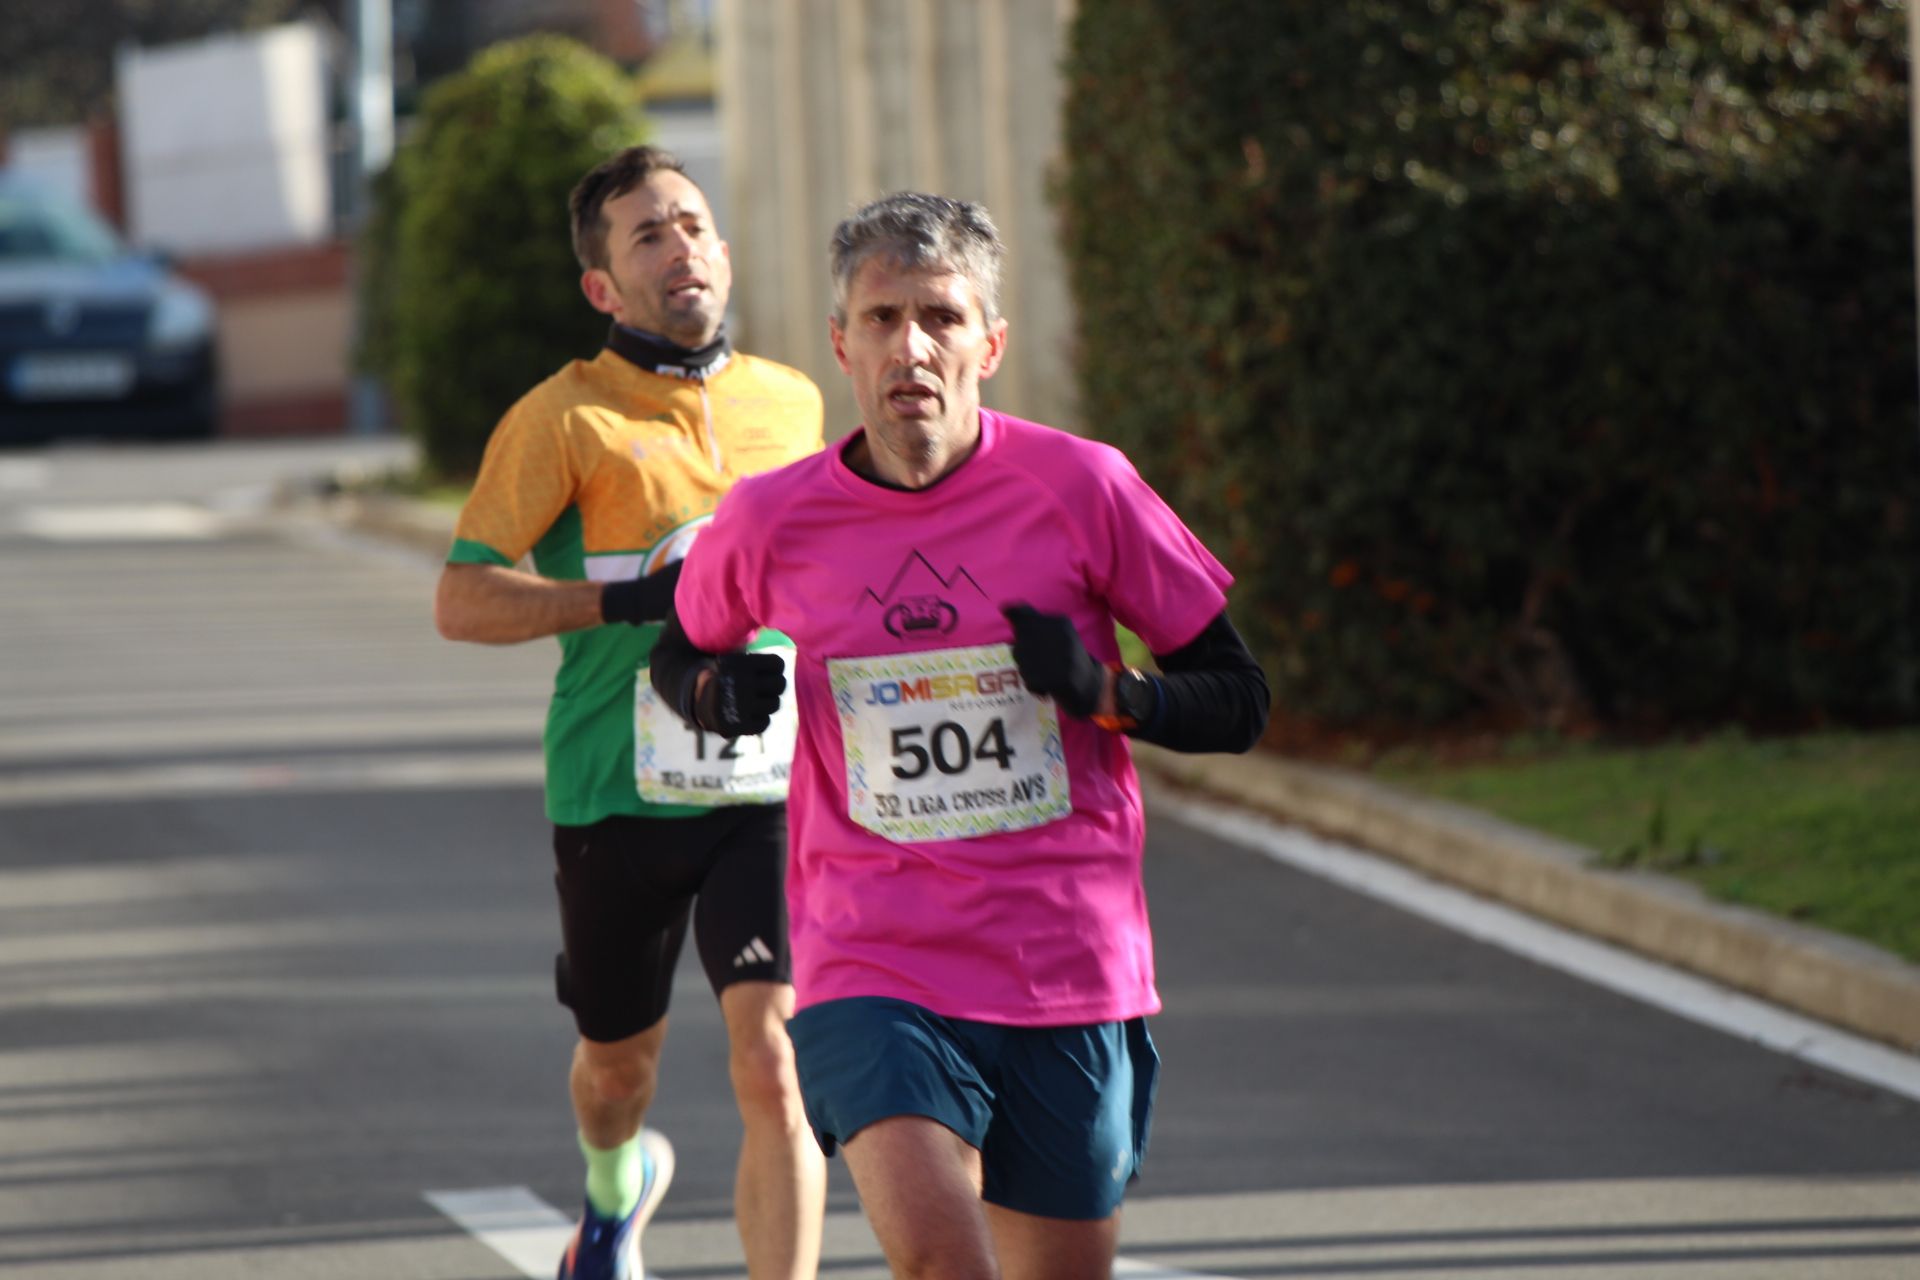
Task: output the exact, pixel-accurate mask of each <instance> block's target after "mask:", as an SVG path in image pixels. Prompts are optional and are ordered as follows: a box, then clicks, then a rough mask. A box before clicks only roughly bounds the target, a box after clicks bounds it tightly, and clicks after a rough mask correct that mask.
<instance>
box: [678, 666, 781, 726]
mask: <svg viewBox="0 0 1920 1280" xmlns="http://www.w3.org/2000/svg"><path fill="white" fill-rule="evenodd" d="M784 667H785V664H784V663H782V662H781V661H780V655H779V654H777V653H723V654H720V655H718V656H717V657H715V658H714V659H713V660H712V663H711V665H710V667H709V669H710V670H711V671H712V672H713V678H712V679H710V680H708V681H707V687H706V688H705V689H702V690H700V692H699V693H697V694H695V695H694V699H693V715H692V716H691V717H690V718H691V719H692V720H693V722H694V723H695V724H697V725H699V726H700V727H701V728H703V729H706V730H708V731H709V732H712V733H717V734H719V735H720V736H721V737H724V738H745V737H750V736H752V735H753V734H756V733H765V732H766V730H767V726H768V725H769V724H772V723H773V713H774V712H776V711H778V710H779V709H780V695H781V694H783V693H785V692H786V691H787V675H786V672H785V670H784V669H783V668H784ZM694 678H695V679H696V680H697V679H698V676H697V675H696V676H695V677H694Z"/></svg>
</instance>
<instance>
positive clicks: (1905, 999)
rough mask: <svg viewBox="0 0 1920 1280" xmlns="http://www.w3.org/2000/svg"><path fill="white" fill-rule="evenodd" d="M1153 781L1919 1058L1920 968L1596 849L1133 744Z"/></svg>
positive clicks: (1366, 784) (1265, 758) (1357, 778)
mask: <svg viewBox="0 0 1920 1280" xmlns="http://www.w3.org/2000/svg"><path fill="white" fill-rule="evenodd" d="M1134 758H1135V760H1136V761H1137V762H1138V764H1139V767H1140V769H1141V771H1142V772H1143V773H1145V774H1147V775H1148V776H1149V777H1150V778H1153V779H1158V780H1160V781H1161V782H1163V783H1166V784H1169V785H1172V786H1176V787H1179V788H1182V789H1185V790H1190V791H1198V792H1201V793H1203V794H1206V795H1210V796H1214V797H1216V798H1219V799H1222V800H1227V801H1231V802H1232V803H1234V804H1237V805H1241V806H1244V807H1247V808H1251V809H1254V810H1256V811H1258V812H1261V813H1264V814H1266V815H1268V816H1269V817H1272V818H1274V819H1276V820H1279V821H1282V822H1288V823H1292V824H1295V825H1298V826H1301V827H1305V828H1307V829H1309V830H1312V831H1315V832H1318V833H1320V834H1322V835H1325V836H1329V837H1332V838H1334V839H1338V840H1343V841H1346V842H1348V843H1351V844H1356V845H1360V846H1362V847H1364V848H1367V849H1370V850H1372V851H1374V852H1376V853H1380V854H1383V855H1385V856H1387V857H1390V858H1392V859H1394V860H1395V861H1397V862H1401V863H1404V864H1406V865H1408V866H1410V867H1412V868H1414V869H1416V870H1418V871H1420V872H1422V873H1424V874H1427V875H1430V876H1433V877H1434V878H1435V879H1439V880H1444V881H1447V882H1448V883H1451V884H1454V885H1457V886H1459V887H1461V888H1464V889H1468V890H1470V891H1472V892H1475V893H1478V894H1481V895H1482V896H1484V897H1487V898H1491V899H1494V900H1495V901H1498V902H1501V903H1504V904H1506V905H1508V906H1512V907H1516V908H1519V909H1520V910H1522V911H1525V912H1527V913H1529V914H1531V915H1534V916H1537V917H1539V918H1541V919H1545V920H1550V921H1552V922H1554V923H1556V924H1561V925H1565V926H1567V927H1568V928H1571V929H1576V930H1578V931H1579V932H1581V933H1585V934H1590V935H1592V936H1594V937H1597V938H1601V939H1603V940H1605V941H1608V942H1612V943H1615V944H1617V945H1619V946H1623V947H1626V948H1628V949H1630V950H1633V951H1635V952H1638V953H1640V954H1642V955H1645V956H1648V957H1650V958H1653V959H1656V960H1661V961H1664V962H1666V963H1669V964H1672V965H1675V966H1678V967H1680V968H1684V969H1687V970H1689V971H1691V972H1694V973H1697V974H1700V975H1702V976H1704V977H1708V978H1712V979H1713V980H1715V981H1717V982H1721V983H1724V984H1725V985H1727V986H1730V987H1734V988H1737V989H1739V990H1741V991H1745V992H1749V993H1751V994H1753V995H1756V996H1760V997H1762V998H1763V999H1766V1000H1770V1001H1772V1002H1774V1003H1776V1004H1779V1005H1783V1006H1785V1007H1787V1008H1790V1009H1794V1010H1796V1011H1798V1012H1801V1013H1805V1014H1808V1015H1810V1016H1812V1017H1815V1018H1818V1019H1820V1020H1822V1021H1824V1022H1830V1023H1832V1024H1834V1025H1835V1026H1839V1027H1843V1028H1845V1029H1847V1030H1849V1031H1854V1032H1857V1033H1859V1034H1861V1035H1865V1036H1870V1037H1872V1038H1873V1039H1876V1040H1880V1041H1883V1042H1885V1043H1887V1044H1890V1045H1892V1046H1894V1047H1896V1048H1898V1049H1902V1050H1904V1051H1906V1052H1909V1053H1912V1052H1915V1051H1917V1050H1920V965H1913V964H1908V963H1907V962H1905V961H1903V960H1901V959H1899V958H1898V957H1896V956H1893V955H1890V954H1888V953H1887V952H1884V951H1881V950H1879V949H1877V948H1874V947H1869V946H1867V945H1865V944H1864V943H1860V942H1856V941H1854V940H1853V939H1850V938H1845V937H1841V936H1838V935H1836V934H1831V933H1828V932H1826V931H1824V930H1819V929H1811V928H1807V927H1806V926H1803V925H1797V924H1794V923H1792V922H1790V921H1784V920H1780V919H1777V918H1775V917H1772V916H1768V915H1764V914H1762V913H1760V912H1756V911H1749V910H1745V909H1743V908H1739V907H1733V906H1728V905H1725V904H1722V903H1717V902H1713V901H1711V900H1709V899H1707V898H1706V897H1705V896H1704V895H1703V894H1701V893H1700V892H1699V891H1698V890H1696V889H1695V888H1694V887H1693V886H1692V885H1690V884H1686V883H1684V882H1681V881H1677V880H1672V879H1669V878H1667V877H1664V876H1658V875H1654V874H1651V873H1647V872H1640V871H1611V870H1606V869H1604V868H1601V867H1599V866H1598V865H1597V859H1598V857H1599V855H1598V854H1597V853H1595V852H1594V851H1593V850H1591V849H1588V848H1585V847H1583V846H1580V845H1576V844H1571V843H1569V842H1567V841H1564V840H1558V839H1555V838H1553V837H1550V836H1545V835H1542V834H1540V833H1538V832H1535V831H1532V830H1529V829H1527V828H1524V827H1519V826H1515V825H1514V824H1512V823H1508V822H1504V821H1501V820H1500V819H1498V818H1494V817H1492V816H1490V815H1488V814H1485V813H1481V812H1479V811H1478V810H1473V809H1467V808H1463V807H1461V806H1458V805H1452V804H1447V803H1444V802H1441V801H1437V800H1431V799H1428V798H1426V797H1423V796H1415V795H1410V794H1408V793H1406V792H1403V791H1400V790H1398V789H1396V788H1392V787H1388V786H1385V785H1383V784H1381V783H1379V782H1376V781H1374V780H1372V779H1370V778H1367V777H1364V776H1362V775H1359V774H1355V773H1352V772H1350V771H1347V770H1342V769H1335V768H1330V767H1327V766H1323V765H1312V764H1303V763H1300V762H1298V761H1292V760H1287V759H1284V758H1282V757H1278V756H1274V755H1271V754H1268V753H1255V754H1252V755H1246V756H1183V755H1176V754H1174V753H1173V752H1170V751H1165V750H1162V749H1160V748H1157V747H1152V746H1146V745H1137V746H1136V747H1135V749H1134Z"/></svg>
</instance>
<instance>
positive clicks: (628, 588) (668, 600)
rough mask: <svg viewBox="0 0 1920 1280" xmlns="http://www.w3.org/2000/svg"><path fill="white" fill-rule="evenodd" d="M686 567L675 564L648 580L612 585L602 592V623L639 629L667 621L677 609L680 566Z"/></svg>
mask: <svg viewBox="0 0 1920 1280" xmlns="http://www.w3.org/2000/svg"><path fill="white" fill-rule="evenodd" d="M685 563H686V561H684V560H675V561H674V562H673V563H672V564H670V565H668V566H667V567H666V568H664V569H659V570H656V571H654V572H653V573H650V574H648V575H647V576H646V577H644V578H628V579H627V580H626V581H625V582H609V583H608V584H607V585H606V586H605V587H604V588H602V589H601V591H600V620H601V621H602V622H624V623H627V624H628V625H629V626H635V627H637V626H639V625H640V624H641V623H643V622H659V621H660V620H661V619H662V618H665V617H666V616H667V610H669V609H671V608H673V589H674V587H676V586H678V585H679V582H680V566H681V565H683V564H685Z"/></svg>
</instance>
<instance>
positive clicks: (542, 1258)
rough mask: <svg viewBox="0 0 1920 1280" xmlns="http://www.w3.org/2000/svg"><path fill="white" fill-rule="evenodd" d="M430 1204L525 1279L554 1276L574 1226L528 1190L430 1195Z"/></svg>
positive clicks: (490, 1189) (491, 1189)
mask: <svg viewBox="0 0 1920 1280" xmlns="http://www.w3.org/2000/svg"><path fill="white" fill-rule="evenodd" d="M426 1197H427V1203H428V1204H431V1205H432V1206H433V1207H434V1208H436V1209H438V1210H439V1211H440V1212H442V1213H444V1214H446V1215H447V1216H448V1217H449V1218H452V1219H453V1220H454V1221H455V1222H456V1223H458V1224H459V1225H460V1227H461V1229H462V1230H464V1231H465V1232H466V1233H467V1234H468V1235H470V1236H472V1237H473V1238H474V1239H476V1240H478V1241H479V1242H480V1243H481V1244H484V1245H485V1246H487V1248H489V1249H491V1250H493V1251H494V1252H495V1253H497V1254H499V1255H500V1256H501V1257H502V1258H505V1259H506V1260H507V1261H508V1262H510V1263H512V1264H513V1266H514V1267H515V1268H516V1269H517V1270H518V1271H519V1272H520V1274H521V1275H523V1276H550V1275H552V1274H553V1269H554V1267H555V1266H557V1265H558V1263H559V1258H560V1254H561V1253H562V1252H563V1251H564V1250H565V1249H566V1247H567V1236H568V1234H569V1233H570V1232H571V1231H572V1230H573V1221H572V1220H571V1219H570V1218H568V1217H567V1215H566V1214H564V1213H561V1212H560V1211H559V1210H558V1209H556V1208H554V1207H553V1206H552V1205H550V1204H548V1203H547V1202H546V1201H545V1200H542V1199H541V1198H540V1197H539V1196H536V1195H535V1194H533V1192H531V1191H529V1190H527V1189H526V1188H525V1187H476V1188H474V1189H472V1190H470V1191H429V1192H427V1193H426Z"/></svg>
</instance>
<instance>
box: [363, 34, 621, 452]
mask: <svg viewBox="0 0 1920 1280" xmlns="http://www.w3.org/2000/svg"><path fill="white" fill-rule="evenodd" d="M645 136H646V124H645V120H644V117H643V116H642V114H641V112H640V109H639V105H638V102H637V99H636V98H635V96H634V93H633V87H632V83H631V81H630V79H629V78H628V77H627V76H626V75H625V74H624V73H623V72H622V71H621V70H620V69H619V68H618V67H616V66H615V65H614V64H613V63H611V62H609V61H607V60H606V59H604V58H602V57H600V56H599V55H598V54H596V53H594V52H592V51H591V50H589V49H588V48H586V46H584V45H581V44H578V43H576V42H574V41H572V40H569V39H566V38H564V37H559V36H550V35H542V36H530V37H527V38H525V39H522V40H515V41H509V42H506V43H504V44H499V45H494V46H492V47H490V48H488V49H485V50H482V51H481V53H480V54H479V55H478V56H476V57H475V59H474V60H473V62H472V63H471V64H470V65H469V66H468V68H467V69H466V70H465V71H463V72H461V73H459V74H457V75H453V76H449V77H447V78H445V79H443V80H441V81H438V82H437V83H436V84H435V85H434V86H433V87H432V88H431V89H429V91H428V92H427V94H426V97H425V99H424V101H423V104H422V110H421V113H420V119H419V122H418V125H417V127H416V128H415V129H414V131H413V132H412V133H411V134H410V135H409V136H408V138H407V140H406V141H405V143H404V144H403V145H402V146H401V147H400V149H399V150H398V152H397V153H396V155H395V158H394V163H393V166H392V167H391V169H390V170H389V172H388V173H387V174H386V175H385V176H383V177H382V178H380V179H379V180H378V181H377V182H376V183H375V185H374V193H373V194H374V208H373V213H372V216H371V218H370V220H369V224H368V226H367V228H366V230H365V239H364V240H363V256H362V260H363V264H364V266H363V273H362V290H363V298H364V300H363V314H364V316H365V321H364V323H363V333H364V335H365V342H364V343H363V346H362V348H361V351H360V353H359V359H360V363H361V364H362V367H364V368H367V369H369V370H370V371H372V372H375V373H378V374H382V375H384V376H386V377H387V378H388V380H389V383H390V386H391V389H392V392H393V394H394V398H395V400H396V402H397V405H398V408H399V411H400V417H401V421H402V424H403V425H404V426H405V428H406V429H407V430H408V431H409V432H410V433H412V434H413V435H414V436H416V437H417V438H418V439H419V440H420V442H421V445H422V448H423V452H424V454H425V458H426V462H427V465H428V466H429V468H430V469H432V470H433V471H435V472H437V473H439V474H442V475H447V476H460V475H470V474H471V473H472V472H473V471H474V470H475V468H477V466H478V465H479V460H480V454H481V452H482V451H483V449H484V448H485V445H486V440H487V437H488V435H489V434H491V432H492V430H493V427H494V424H495V423H496V422H497V421H498V420H499V418H500V415H501V414H502V413H504V412H505V411H506V410H507V408H508V407H510V406H511V405H512V404H513V402H514V401H515V400H517V399H518V398H519V397H520V396H521V395H523V394H525V393H526V392H527V391H528V390H529V389H530V388H531V387H533V386H534V384H536V383H538V382H539V381H540V380H541V379H543V378H545V377H547V376H549V375H550V374H552V373H553V372H554V371H555V370H556V369H558V368H559V367H560V366H561V365H562V364H563V363H564V362H565V361H567V360H568V359H570V358H573V357H586V356H591V355H592V354H593V352H594V351H595V350H596V349H597V348H598V346H599V344H600V342H601V340H602V339H603V338H604V336H605V333H606V326H607V320H606V317H605V316H602V315H600V314H598V313H596V312H595V311H593V310H592V309H591V308H589V307H588V305H587V304H586V302H585V301H584V300H583V299H582V298H581V296H580V288H579V277H580V268H579V266H578V264H577V263H576V262H575V261H574V258H573V250H572V243H571V240H570V238H569V235H570V233H569V222H568V212H567V195H568V193H569V192H570V191H571V190H572V189H573V185H574V184H575V183H576V182H577V181H578V180H579V179H580V177H581V176H582V175H583V174H585V173H586V171H587V170H588V169H590V168H592V167H593V166H594V165H595V164H598V163H599V162H600V161H601V160H603V159H605V158H606V157H607V156H608V155H610V154H612V153H613V152H615V151H618V150H619V149H621V148H622V147H627V146H631V145H633V144H635V143H638V142H642V141H644V140H645Z"/></svg>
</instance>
